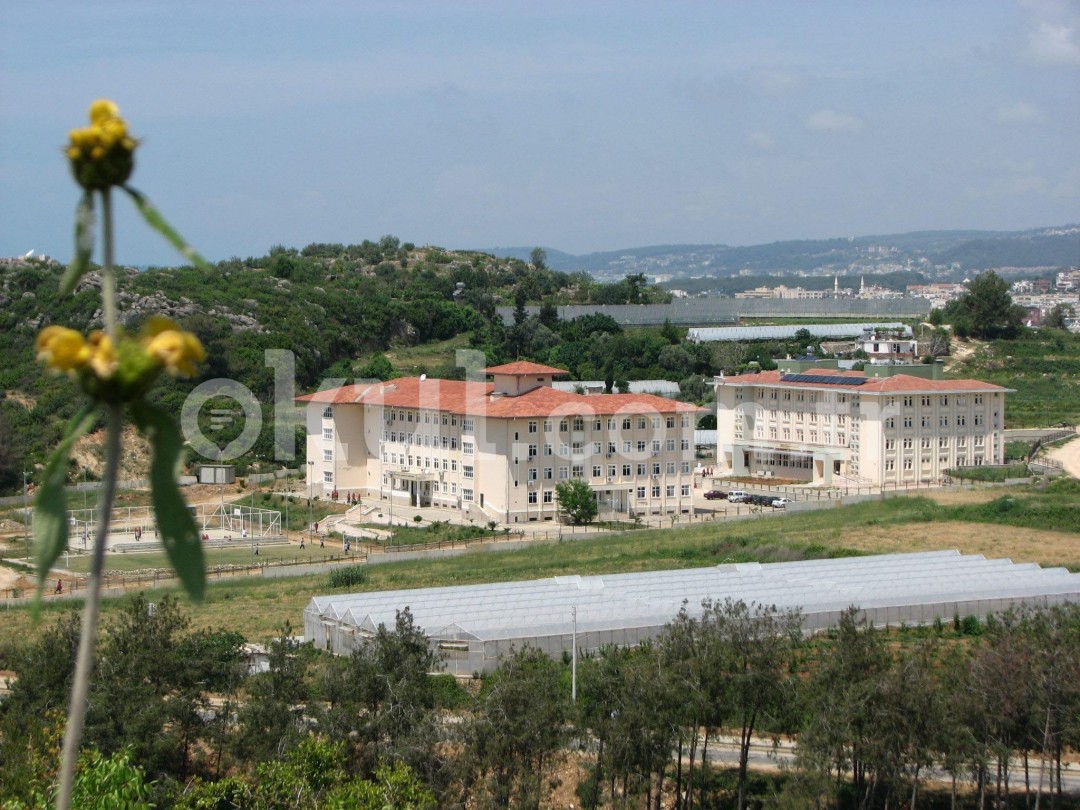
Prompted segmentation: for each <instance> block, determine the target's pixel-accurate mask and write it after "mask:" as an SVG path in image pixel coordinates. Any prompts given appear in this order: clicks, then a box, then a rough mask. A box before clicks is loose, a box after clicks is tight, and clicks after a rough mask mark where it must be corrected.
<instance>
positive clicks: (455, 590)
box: [304, 551, 1080, 676]
mask: <svg viewBox="0 0 1080 810" xmlns="http://www.w3.org/2000/svg"><path fill="white" fill-rule="evenodd" d="M728 597H731V598H732V599H741V600H742V601H744V602H746V603H748V604H749V603H758V604H769V605H776V606H778V607H780V608H784V609H786V608H800V609H801V611H802V615H803V626H804V629H805V630H806V631H807V632H813V631H816V630H821V629H824V628H826V627H829V626H831V625H833V624H834V623H835V622H836V621H837V620H838V618H839V616H840V613H841V612H842V611H843V610H844V609H846V608H847V607H849V606H851V605H856V606H858V607H859V608H861V609H862V611H863V612H864V613H865V615H866V617H867V619H868V620H869V621H871V622H872V623H873V624H875V625H877V626H885V625H899V624H900V623H901V622H903V623H906V624H909V625H911V624H928V623H931V622H933V621H934V620H935V619H938V618H941V619H944V620H951V619H952V618H953V617H954V616H959V617H960V618H964V617H966V616H979V617H983V616H985V615H986V614H987V613H993V612H1000V611H1003V610H1006V609H1008V608H1009V607H1012V606H1015V605H1021V604H1029V605H1052V604H1058V603H1062V602H1077V601H1080V574H1071V573H1069V572H1068V571H1067V570H1065V569H1064V568H1050V569H1044V568H1041V567H1040V566H1038V565H1036V564H1034V563H1027V564H1016V563H1013V562H1012V561H1011V560H1007V559H990V560H988V559H986V558H984V557H983V556H982V555H964V554H960V553H959V552H958V551H938V552H924V553H915V554H889V555H881V556H873V557H848V558H844V559H832V560H808V561H801V562H785V563H768V564H760V563H725V564H721V565H717V566H713V567H710V568H691V569H682V570H677V571H653V572H646V573H631V574H613V575H599V576H561V577H553V578H549V579H538V580H527V581H523V582H499V583H492V584H487V585H465V586H455V587H447V588H422V589H415V590H399V591H380V592H375V593H362V594H345V595H334V596H316V597H314V598H312V600H311V601H310V602H309V603H308V605H307V607H306V608H305V610H304V635H305V637H306V639H307V640H309V641H312V642H314V644H315V645H316V646H317V647H319V648H322V649H327V650H330V651H331V652H333V653H336V654H339V655H348V654H349V653H350V652H351V651H352V650H353V649H354V648H355V647H356V646H357V645H360V644H363V643H364V641H365V639H367V638H370V637H371V636H372V635H373V634H374V633H375V632H376V631H377V629H378V627H379V625H385V626H386V627H390V628H392V627H393V626H394V621H395V618H396V614H397V612H398V611H400V610H404V609H405V608H408V609H409V610H410V611H411V613H412V615H413V618H414V620H415V622H416V625H417V626H418V627H420V628H422V629H423V630H424V632H425V633H427V635H428V637H429V639H430V643H431V645H432V647H433V648H434V649H436V650H437V651H438V652H439V653H440V654H441V655H442V657H443V659H444V661H445V664H446V671H447V672H450V673H452V674H455V675H461V676H468V675H471V674H473V673H475V672H490V671H492V670H494V669H495V668H496V667H497V666H498V663H499V659H500V657H502V656H504V655H507V654H509V653H510V652H511V650H513V649H520V648H521V647H522V646H525V645H529V646H532V647H536V648H539V649H541V650H543V651H544V652H546V653H547V654H548V655H551V656H552V657H559V656H561V655H562V654H563V652H569V651H570V650H571V649H572V648H573V645H574V639H575V638H576V640H577V649H578V652H579V654H587V653H589V652H592V651H595V650H597V649H599V648H600V647H603V646H605V645H619V646H633V645H636V644H638V643H640V642H641V641H643V640H645V639H650V638H653V637H655V636H657V635H658V634H659V633H660V631H661V630H662V629H663V627H664V625H666V624H667V623H669V622H670V621H671V620H672V619H673V618H675V616H676V614H677V613H678V612H679V609H680V608H681V607H682V605H683V603H684V602H685V603H686V604H687V606H688V608H689V609H690V610H691V612H693V611H695V609H699V608H700V605H701V602H702V600H704V599H713V600H723V599H725V598H728Z"/></svg>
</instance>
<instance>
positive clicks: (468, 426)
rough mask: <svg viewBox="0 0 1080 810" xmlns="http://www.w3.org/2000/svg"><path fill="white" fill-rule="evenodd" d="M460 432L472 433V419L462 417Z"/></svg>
mask: <svg viewBox="0 0 1080 810" xmlns="http://www.w3.org/2000/svg"><path fill="white" fill-rule="evenodd" d="M461 432H462V433H472V432H473V420H472V419H462V420H461Z"/></svg>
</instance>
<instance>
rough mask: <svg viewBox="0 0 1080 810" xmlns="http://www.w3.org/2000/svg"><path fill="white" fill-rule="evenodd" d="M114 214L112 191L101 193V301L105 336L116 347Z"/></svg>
mask: <svg viewBox="0 0 1080 810" xmlns="http://www.w3.org/2000/svg"><path fill="white" fill-rule="evenodd" d="M112 214H113V212H112V190H111V189H108V188H107V189H105V190H104V191H102V192H101V224H102V229H103V230H104V232H105V245H104V251H105V257H104V258H105V262H104V264H103V265H102V267H101V300H102V304H103V306H104V308H105V334H106V335H108V336H109V340H111V341H112V342H113V345H114V346H115V345H116V344H117V341H118V339H119V325H118V324H119V319H118V318H117V315H116V272H115V271H114V270H113V222H112V220H113V215H112Z"/></svg>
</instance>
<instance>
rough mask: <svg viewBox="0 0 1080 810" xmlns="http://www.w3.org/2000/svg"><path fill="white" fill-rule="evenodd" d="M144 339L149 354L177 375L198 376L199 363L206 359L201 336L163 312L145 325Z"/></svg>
mask: <svg viewBox="0 0 1080 810" xmlns="http://www.w3.org/2000/svg"><path fill="white" fill-rule="evenodd" d="M143 342H144V346H145V347H146V353H147V354H149V355H150V356H151V357H153V358H154V359H156V360H157V361H158V362H159V363H161V365H163V366H164V367H165V370H166V371H167V372H169V374H171V375H172V376H174V377H176V376H182V377H194V376H195V374H196V368H195V366H196V364H197V363H201V362H202V361H203V360H205V359H206V351H205V350H204V349H203V346H202V344H201V343H200V342H199V339H198V338H197V337H195V336H194V335H193V334H191V333H190V332H185V331H184V330H182V329H180V327H178V326H177V325H176V324H175V323H173V322H172V321H171V320H169V319H168V318H165V317H162V316H160V315H155V316H153V317H152V318H150V320H149V321H147V323H146V326H144V327H143Z"/></svg>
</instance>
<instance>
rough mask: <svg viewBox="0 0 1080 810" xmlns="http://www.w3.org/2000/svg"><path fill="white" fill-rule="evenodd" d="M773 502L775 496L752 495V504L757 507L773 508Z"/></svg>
mask: <svg viewBox="0 0 1080 810" xmlns="http://www.w3.org/2000/svg"><path fill="white" fill-rule="evenodd" d="M772 502H773V496H772V495H751V496H750V503H752V504H754V505H755V506H772Z"/></svg>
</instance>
